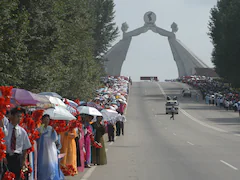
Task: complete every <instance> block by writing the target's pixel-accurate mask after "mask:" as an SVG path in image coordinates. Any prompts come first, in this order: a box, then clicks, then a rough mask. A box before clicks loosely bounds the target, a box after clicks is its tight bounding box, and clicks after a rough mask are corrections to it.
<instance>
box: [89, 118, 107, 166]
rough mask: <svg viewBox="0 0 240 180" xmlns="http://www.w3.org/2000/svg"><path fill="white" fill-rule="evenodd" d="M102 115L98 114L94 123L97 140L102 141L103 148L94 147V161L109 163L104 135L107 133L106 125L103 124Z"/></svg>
mask: <svg viewBox="0 0 240 180" xmlns="http://www.w3.org/2000/svg"><path fill="white" fill-rule="evenodd" d="M102 120H103V117H102V116H97V121H96V122H95V123H93V124H92V126H93V129H94V132H95V133H94V135H95V141H97V142H98V143H101V145H102V148H95V147H94V146H93V147H92V163H93V164H97V165H104V164H107V155H106V150H105V144H104V139H103V135H104V134H105V126H104V125H102V124H101V122H102Z"/></svg>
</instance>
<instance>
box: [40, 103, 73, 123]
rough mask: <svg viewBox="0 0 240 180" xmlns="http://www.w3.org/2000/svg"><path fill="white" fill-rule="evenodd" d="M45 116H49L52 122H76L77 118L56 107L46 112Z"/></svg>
mask: <svg viewBox="0 0 240 180" xmlns="http://www.w3.org/2000/svg"><path fill="white" fill-rule="evenodd" d="M43 114H48V115H49V116H50V119H52V120H67V121H70V120H75V119H76V118H75V117H74V116H73V115H72V114H71V113H70V112H69V111H68V110H66V109H64V108H62V107H59V106H56V107H55V108H49V109H47V110H45V111H44V113H43Z"/></svg>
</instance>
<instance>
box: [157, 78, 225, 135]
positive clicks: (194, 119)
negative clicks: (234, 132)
mask: <svg viewBox="0 0 240 180" xmlns="http://www.w3.org/2000/svg"><path fill="white" fill-rule="evenodd" d="M157 85H158V87H159V89H160V91H161V93H162V94H163V95H164V96H165V98H166V97H167V95H166V93H165V92H164V90H163V88H162V86H161V85H160V84H159V83H157ZM179 111H180V112H182V113H183V114H184V115H185V116H187V117H188V118H190V119H191V120H193V121H195V122H196V123H198V124H200V125H202V126H204V127H207V128H210V129H213V130H215V131H219V132H224V133H227V131H225V130H223V129H220V128H217V127H214V126H211V125H209V124H207V123H204V122H202V121H200V120H198V119H196V118H195V117H193V116H191V115H190V114H189V113H187V112H186V111H184V110H183V109H182V108H180V107H179Z"/></svg>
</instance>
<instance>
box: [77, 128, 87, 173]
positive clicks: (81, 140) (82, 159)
mask: <svg viewBox="0 0 240 180" xmlns="http://www.w3.org/2000/svg"><path fill="white" fill-rule="evenodd" d="M78 142H79V150H80V166H78V171H79V172H83V171H84V166H85V164H84V162H85V156H84V130H83V127H81V128H79V141H78Z"/></svg>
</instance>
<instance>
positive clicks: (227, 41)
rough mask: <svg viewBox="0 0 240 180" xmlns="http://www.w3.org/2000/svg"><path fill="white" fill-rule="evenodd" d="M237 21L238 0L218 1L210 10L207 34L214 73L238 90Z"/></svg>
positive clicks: (239, 44) (239, 15) (239, 33)
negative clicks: (211, 46) (210, 42)
mask: <svg viewBox="0 0 240 180" xmlns="http://www.w3.org/2000/svg"><path fill="white" fill-rule="evenodd" d="M239 19H240V1H239V0H219V1H218V2H217V5H216V6H214V7H213V8H212V9H211V12H210V21H209V33H208V34H209V36H210V38H211V40H212V44H213V47H214V49H213V52H212V62H213V64H214V65H215V68H216V72H217V73H218V74H219V75H220V77H222V78H223V79H225V80H227V81H228V82H229V83H231V84H232V86H233V87H235V88H240V79H239V67H240V59H239V57H240V21H239Z"/></svg>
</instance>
